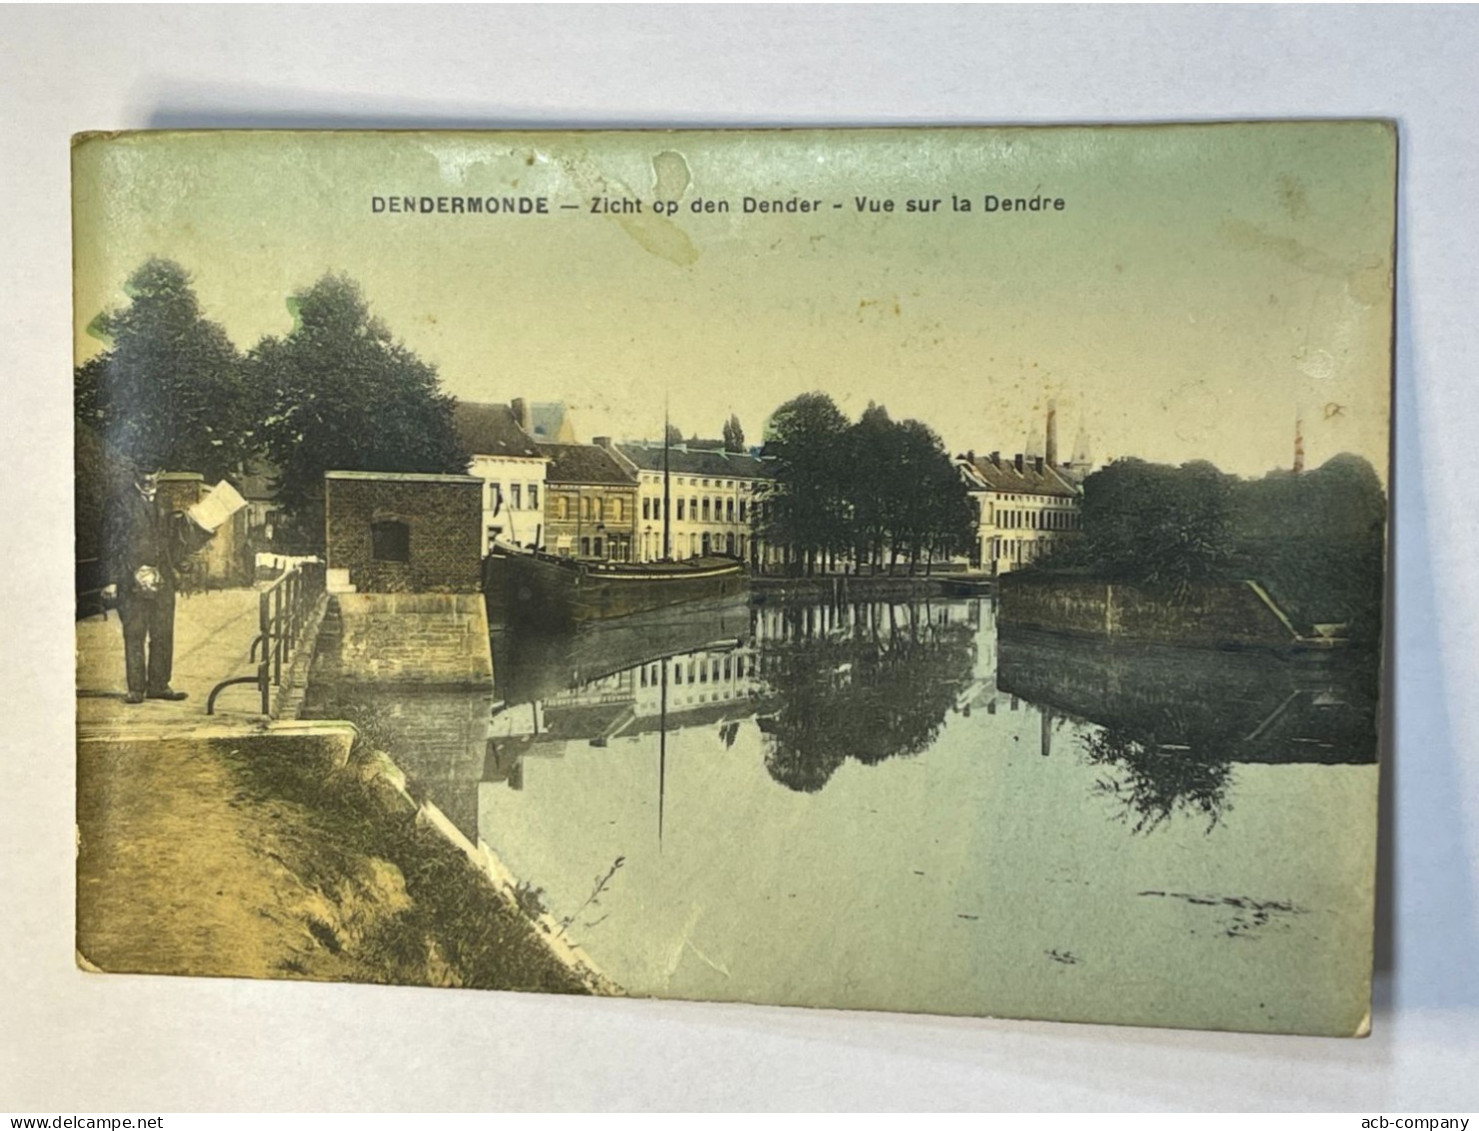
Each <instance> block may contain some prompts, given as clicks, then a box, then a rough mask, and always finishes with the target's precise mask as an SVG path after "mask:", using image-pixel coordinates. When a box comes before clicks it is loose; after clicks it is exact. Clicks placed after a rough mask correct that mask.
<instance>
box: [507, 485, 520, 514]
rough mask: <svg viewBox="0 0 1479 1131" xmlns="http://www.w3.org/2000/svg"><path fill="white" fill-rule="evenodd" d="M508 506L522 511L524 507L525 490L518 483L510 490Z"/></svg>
mask: <svg viewBox="0 0 1479 1131" xmlns="http://www.w3.org/2000/svg"><path fill="white" fill-rule="evenodd" d="M508 505H509V506H510V507H511V508H513V509H514V510H522V509H523V507H524V503H523V488H521V487H520V486H519V485H518V484H517V483H515V484H514V485H513V486H512V487H510V488H509V489H508Z"/></svg>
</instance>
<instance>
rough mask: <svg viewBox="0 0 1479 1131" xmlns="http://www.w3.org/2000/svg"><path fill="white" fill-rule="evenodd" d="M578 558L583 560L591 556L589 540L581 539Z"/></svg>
mask: <svg viewBox="0 0 1479 1131" xmlns="http://www.w3.org/2000/svg"><path fill="white" fill-rule="evenodd" d="M580 556H581V557H583V558H588V557H590V556H591V540H590V539H589V538H582V539H581V540H580Z"/></svg>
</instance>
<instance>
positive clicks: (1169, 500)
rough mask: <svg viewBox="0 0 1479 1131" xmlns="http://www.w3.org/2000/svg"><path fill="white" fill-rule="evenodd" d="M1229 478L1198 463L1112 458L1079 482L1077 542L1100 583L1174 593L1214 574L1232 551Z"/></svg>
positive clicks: (1079, 552) (1079, 554)
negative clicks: (1137, 584)
mask: <svg viewBox="0 0 1479 1131" xmlns="http://www.w3.org/2000/svg"><path fill="white" fill-rule="evenodd" d="M1232 485H1233V479H1232V477H1231V476H1228V475H1225V474H1223V473H1222V472H1220V471H1218V470H1217V468H1215V467H1214V466H1212V465H1211V464H1210V463H1207V462H1205V461H1197V462H1193V463H1187V464H1183V465H1182V466H1181V467H1170V466H1167V465H1164V464H1154V463H1147V462H1145V461H1144V460H1139V459H1123V460H1116V461H1115V462H1114V463H1112V464H1110V465H1109V466H1108V467H1105V468H1102V469H1100V470H1099V471H1096V472H1095V473H1094V474H1093V475H1091V476H1089V477H1088V479H1086V480H1085V481H1084V501H1083V533H1084V536H1083V540H1082V545H1081V546H1079V547H1075V548H1074V549H1073V551H1072V552H1073V554H1074V555H1075V556H1077V557H1079V558H1081V559H1082V560H1083V561H1084V562H1085V564H1087V565H1089V566H1090V567H1091V568H1092V569H1094V570H1095V572H1097V573H1099V574H1100V575H1101V576H1105V577H1118V578H1123V579H1124V580H1127V581H1141V582H1146V583H1148V584H1151V585H1155V586H1160V587H1165V588H1169V589H1173V590H1180V589H1182V588H1184V587H1185V586H1186V585H1188V584H1190V583H1191V582H1194V581H1199V580H1202V579H1204V578H1209V577H1213V576H1216V575H1217V574H1218V573H1219V571H1220V570H1221V568H1222V567H1223V566H1224V565H1225V564H1226V562H1227V560H1228V557H1229V554H1230V553H1231V549H1232V534H1231V531H1230V528H1229V520H1230V514H1231V499H1232Z"/></svg>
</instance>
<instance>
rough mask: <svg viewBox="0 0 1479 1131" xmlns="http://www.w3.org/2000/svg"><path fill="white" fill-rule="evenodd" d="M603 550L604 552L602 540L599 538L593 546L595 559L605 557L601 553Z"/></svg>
mask: <svg viewBox="0 0 1479 1131" xmlns="http://www.w3.org/2000/svg"><path fill="white" fill-rule="evenodd" d="M601 550H602V546H601V539H599V538H597V539H596V541H595V543H594V544H593V546H592V551H593V553H594V556H595V557H598V558H599V557H603V556H604V555H603V554H602V553H601Z"/></svg>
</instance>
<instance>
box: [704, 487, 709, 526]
mask: <svg viewBox="0 0 1479 1131" xmlns="http://www.w3.org/2000/svg"><path fill="white" fill-rule="evenodd" d="M704 482H706V483H707V482H708V480H704ZM704 521H705V522H708V521H709V497H708V496H707V495H705V496H704Z"/></svg>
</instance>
